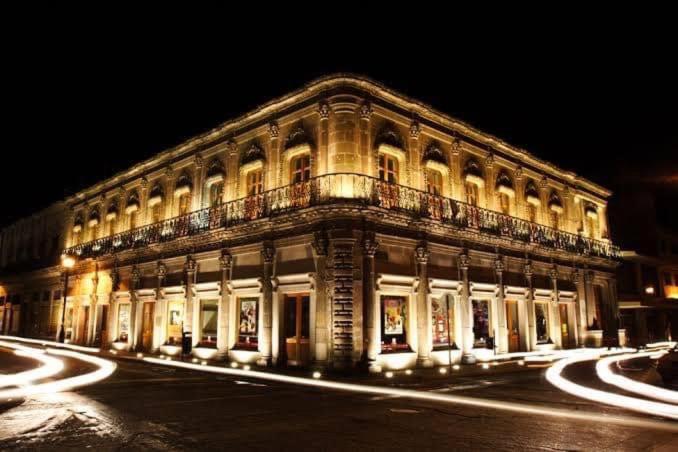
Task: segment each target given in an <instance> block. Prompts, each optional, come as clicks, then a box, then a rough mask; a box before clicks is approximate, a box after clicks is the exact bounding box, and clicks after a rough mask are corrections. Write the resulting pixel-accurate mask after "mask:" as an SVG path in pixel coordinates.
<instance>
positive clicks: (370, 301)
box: [362, 233, 381, 373]
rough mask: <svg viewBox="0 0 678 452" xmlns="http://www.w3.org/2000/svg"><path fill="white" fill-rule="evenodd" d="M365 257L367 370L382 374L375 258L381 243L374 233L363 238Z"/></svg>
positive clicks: (364, 288) (364, 286) (364, 287)
mask: <svg viewBox="0 0 678 452" xmlns="http://www.w3.org/2000/svg"><path fill="white" fill-rule="evenodd" d="M362 247H363V256H364V264H363V268H364V272H363V278H364V283H363V290H364V295H363V297H364V302H365V310H364V312H365V343H366V353H365V358H366V360H367V369H368V371H369V372H373V373H376V372H380V371H381V368H380V367H379V365H378V364H377V356H378V355H379V351H380V350H379V348H380V347H379V346H380V341H379V303H378V301H377V300H376V293H375V292H376V285H375V282H376V279H375V278H376V267H375V261H374V256H375V255H376V253H377V249H378V248H379V242H378V241H377V240H376V238H375V235H374V233H368V234H365V236H364V237H363V243H362Z"/></svg>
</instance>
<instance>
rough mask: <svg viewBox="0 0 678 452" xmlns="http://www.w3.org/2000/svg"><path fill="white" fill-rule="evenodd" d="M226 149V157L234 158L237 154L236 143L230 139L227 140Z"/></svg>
mask: <svg viewBox="0 0 678 452" xmlns="http://www.w3.org/2000/svg"><path fill="white" fill-rule="evenodd" d="M226 149H228V155H229V156H231V157H234V156H236V155H237V154H238V143H236V142H235V140H234V139H233V138H231V139H229V140H228V143H226Z"/></svg>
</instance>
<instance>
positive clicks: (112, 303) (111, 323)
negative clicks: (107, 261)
mask: <svg viewBox="0 0 678 452" xmlns="http://www.w3.org/2000/svg"><path fill="white" fill-rule="evenodd" d="M119 284H120V272H119V271H118V265H117V262H115V263H114V264H113V268H112V269H111V292H110V293H109V294H108V325H107V326H106V329H107V330H108V338H107V342H106V343H104V342H103V341H102V342H101V347H102V348H103V347H105V346H106V345H107V344H108V343H110V342H112V341H113V340H114V339H116V337H114V336H112V334H113V331H115V334H116V336H117V334H118V331H117V329H116V323H117V317H118V316H117V311H118V309H117V303H116V300H115V292H117V291H118V289H119ZM130 326H131V325H130ZM131 332H132V337H131V338H130V340H129V341H130V345H132V344H134V330H131Z"/></svg>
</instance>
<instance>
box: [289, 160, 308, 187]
mask: <svg viewBox="0 0 678 452" xmlns="http://www.w3.org/2000/svg"><path fill="white" fill-rule="evenodd" d="M291 171H292V174H291V177H290V180H291V181H292V183H293V184H298V183H300V182H304V181H307V180H309V179H310V178H311V157H310V156H309V155H302V156H300V157H297V158H295V159H294V160H292V165H291Z"/></svg>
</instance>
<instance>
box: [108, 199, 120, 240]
mask: <svg viewBox="0 0 678 452" xmlns="http://www.w3.org/2000/svg"><path fill="white" fill-rule="evenodd" d="M117 222H118V204H117V201H111V203H110V204H109V205H108V210H107V211H106V235H108V236H111V235H114V234H115V228H116V225H117Z"/></svg>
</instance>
